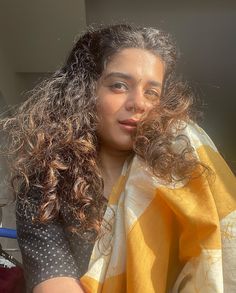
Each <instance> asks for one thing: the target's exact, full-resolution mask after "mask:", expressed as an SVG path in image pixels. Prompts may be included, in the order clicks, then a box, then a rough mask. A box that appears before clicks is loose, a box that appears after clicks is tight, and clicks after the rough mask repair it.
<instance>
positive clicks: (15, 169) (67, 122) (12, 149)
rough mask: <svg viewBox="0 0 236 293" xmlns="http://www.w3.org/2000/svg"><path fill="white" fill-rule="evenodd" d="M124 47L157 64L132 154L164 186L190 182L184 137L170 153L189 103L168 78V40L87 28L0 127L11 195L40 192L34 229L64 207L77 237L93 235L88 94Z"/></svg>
mask: <svg viewBox="0 0 236 293" xmlns="http://www.w3.org/2000/svg"><path fill="white" fill-rule="evenodd" d="M124 48H141V49H144V50H148V51H150V52H152V53H153V54H156V55H157V56H159V57H160V58H161V59H162V61H163V62H164V64H165V76H164V84H163V90H162V96H161V99H160V104H159V105H158V106H157V107H156V108H154V109H153V110H152V111H151V112H150V113H149V115H148V116H147V117H145V119H143V121H142V122H141V123H140V124H139V126H138V130H137V134H136V137H135V138H134V152H135V153H136V154H137V155H138V156H139V157H140V158H142V159H143V160H145V162H146V163H147V164H148V165H149V166H150V167H151V168H152V170H153V172H154V174H155V175H157V176H158V177H160V178H161V179H163V180H164V181H166V182H173V181H175V180H179V179H183V178H190V177H191V176H192V173H193V170H194V169H195V168H196V166H197V164H198V161H197V159H196V158H195V157H194V155H193V149H192V147H191V145H190V143H189V141H188V139H187V137H185V138H184V140H185V142H186V146H185V148H184V150H182V152H181V153H176V152H175V151H174V150H173V148H172V147H171V146H172V144H173V142H174V141H176V140H178V139H179V138H180V136H178V131H173V129H175V130H176V129H179V128H180V127H181V126H180V125H181V123H179V122H180V121H185V122H188V120H189V119H190V116H191V114H190V112H191V111H190V110H191V105H192V102H193V97H192V94H191V91H190V90H189V87H188V86H187V84H185V83H184V82H182V81H180V80H177V78H176V76H175V67H176V62H177V59H178V54H177V51H176V46H175V44H174V42H173V41H172V39H171V37H170V36H169V35H168V34H166V33H164V32H163V31H160V30H157V29H154V28H146V27H138V26H133V25H128V24H119V25H111V26H107V27H99V28H96V29H94V28H92V27H90V28H89V29H88V31H87V32H86V33H85V34H84V35H83V36H81V37H80V38H79V40H78V41H77V42H76V43H75V45H74V47H73V49H72V51H71V53H70V54H69V57H68V58H67V61H66V62H65V64H64V65H63V66H62V67H61V68H60V69H59V70H57V71H56V72H55V73H54V74H52V75H51V76H50V77H49V78H47V79H46V80H44V81H43V82H41V83H40V84H39V85H38V86H37V87H36V88H35V89H34V90H33V91H32V92H30V97H29V98H28V99H27V100H26V101H25V102H24V103H23V104H22V105H21V106H20V107H19V108H18V109H17V111H16V112H15V114H14V115H13V116H12V117H8V118H5V119H2V120H1V124H0V125H1V131H3V132H4V133H5V135H6V137H7V138H8V141H7V143H6V149H5V153H6V150H7V155H8V158H10V159H11V163H12V179H11V182H12V185H13V188H14V190H15V192H16V194H18V192H19V189H21V191H22V188H23V193H22V192H21V194H26V193H27V190H28V189H29V188H31V187H33V186H34V187H37V188H38V189H40V190H41V192H42V195H43V196H42V200H41V203H40V206H39V217H38V221H40V222H42V223H45V222H47V221H50V220H52V219H55V218H57V217H58V216H59V214H60V210H61V208H62V205H63V203H64V202H66V203H67V204H68V206H69V209H70V212H71V215H72V216H73V218H74V219H76V220H79V222H80V226H79V228H77V232H79V233H81V234H83V233H84V232H86V231H95V232H96V234H97V235H98V234H99V228H100V225H101V221H102V218H103V212H104V208H105V206H106V204H107V200H106V199H105V198H104V197H103V178H102V176H101V170H100V168H99V164H98V147H99V141H98V137H97V133H96V128H97V123H98V117H97V113H96V93H95V89H96V83H97V81H98V79H99V77H100V76H101V74H102V72H103V70H104V67H105V66H106V63H107V62H109V58H110V57H112V56H113V55H114V54H115V53H117V52H118V51H120V50H122V49H124ZM182 138H183V137H181V139H182ZM78 229H79V230H78Z"/></svg>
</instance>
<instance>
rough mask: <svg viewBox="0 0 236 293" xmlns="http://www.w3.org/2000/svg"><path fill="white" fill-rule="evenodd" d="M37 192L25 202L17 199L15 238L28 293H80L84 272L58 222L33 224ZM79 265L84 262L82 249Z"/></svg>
mask: <svg viewBox="0 0 236 293" xmlns="http://www.w3.org/2000/svg"><path fill="white" fill-rule="evenodd" d="M37 196H38V194H37V191H36V192H35V191H34V192H33V194H31V195H29V196H27V200H26V201H25V200H24V199H20V198H18V199H17V205H16V219H17V221H16V223H17V239H18V243H19V247H20V249H21V254H22V260H23V266H24V273H25V279H26V283H27V288H28V290H29V291H30V292H32V290H33V292H37V293H38V292H45V293H47V292H48V293H51V292H78V293H80V292H83V291H82V289H81V287H80V285H79V281H78V280H79V278H80V276H81V275H82V274H83V273H84V272H82V270H81V268H80V267H79V266H78V263H77V259H75V258H76V257H77V256H75V255H74V254H73V253H72V250H71V247H70V244H69V241H68V238H67V237H66V235H65V231H64V229H63V226H62V224H61V223H60V222H58V221H56V220H54V221H51V222H49V223H47V224H41V223H33V221H32V218H33V217H35V216H36V215H37V211H38V207H39V199H37ZM80 249H81V250H82V251H81V254H82V257H80V258H79V259H78V262H79V264H80V263H81V264H83V262H87V260H86V259H84V257H83V254H84V255H85V253H83V251H84V250H83V246H82V245H80V244H78V247H77V250H80Z"/></svg>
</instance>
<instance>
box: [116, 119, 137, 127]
mask: <svg viewBox="0 0 236 293" xmlns="http://www.w3.org/2000/svg"><path fill="white" fill-rule="evenodd" d="M119 123H120V124H123V125H127V126H132V127H137V123H138V121H137V120H134V119H126V120H122V121H119Z"/></svg>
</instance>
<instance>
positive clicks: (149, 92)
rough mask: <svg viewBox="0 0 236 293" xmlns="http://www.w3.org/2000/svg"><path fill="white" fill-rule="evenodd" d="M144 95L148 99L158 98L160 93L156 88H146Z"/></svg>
mask: <svg viewBox="0 0 236 293" xmlns="http://www.w3.org/2000/svg"><path fill="white" fill-rule="evenodd" d="M145 95H146V96H147V97H148V98H150V99H159V98H160V93H159V92H158V91H156V90H152V89H150V90H146V91H145Z"/></svg>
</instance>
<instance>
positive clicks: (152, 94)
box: [108, 82, 160, 100]
mask: <svg viewBox="0 0 236 293" xmlns="http://www.w3.org/2000/svg"><path fill="white" fill-rule="evenodd" d="M108 87H109V88H110V89H111V90H112V91H114V92H115V93H124V92H126V91H128V90H129V86H128V85H127V84H126V83H124V82H115V83H112V84H111V85H109V86H108ZM144 97H146V98H148V99H151V100H153V99H155V100H156V99H159V98H160V93H159V91H157V90H154V89H147V90H145V91H144Z"/></svg>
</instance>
